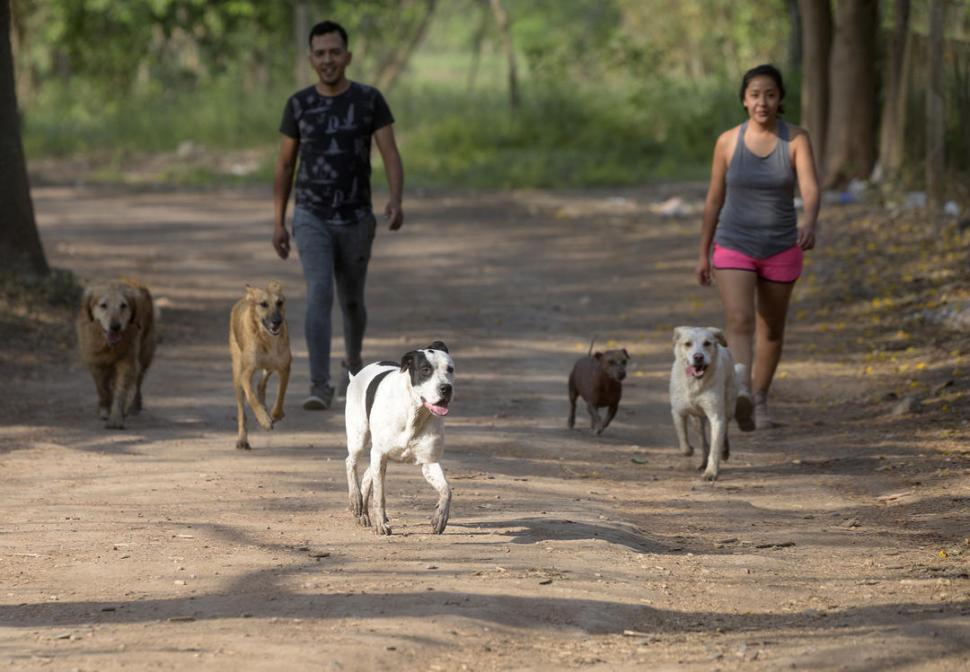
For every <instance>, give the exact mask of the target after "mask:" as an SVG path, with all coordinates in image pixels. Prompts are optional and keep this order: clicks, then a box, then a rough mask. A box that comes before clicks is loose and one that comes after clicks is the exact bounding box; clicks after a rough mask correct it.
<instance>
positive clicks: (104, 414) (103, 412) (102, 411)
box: [98, 406, 111, 420]
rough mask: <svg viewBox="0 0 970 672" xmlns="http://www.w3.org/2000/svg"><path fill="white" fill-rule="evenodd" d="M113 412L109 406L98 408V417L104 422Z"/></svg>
mask: <svg viewBox="0 0 970 672" xmlns="http://www.w3.org/2000/svg"><path fill="white" fill-rule="evenodd" d="M110 414H111V411H109V410H108V407H107V406H98V417H99V418H101V419H102V420H107V419H108V416H109V415H110Z"/></svg>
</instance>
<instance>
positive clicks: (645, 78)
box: [16, 0, 797, 187]
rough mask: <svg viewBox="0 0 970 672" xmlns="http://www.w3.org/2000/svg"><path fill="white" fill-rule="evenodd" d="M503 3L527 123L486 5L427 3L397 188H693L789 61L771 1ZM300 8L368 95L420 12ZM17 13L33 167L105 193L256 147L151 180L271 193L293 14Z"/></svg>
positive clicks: (33, 7)
mask: <svg viewBox="0 0 970 672" xmlns="http://www.w3.org/2000/svg"><path fill="white" fill-rule="evenodd" d="M503 1H504V3H505V6H506V7H507V8H508V10H509V14H510V16H511V19H512V32H513V38H514V40H515V43H516V45H517V51H518V55H519V73H520V78H521V88H522V94H523V103H522V106H521V108H520V109H519V110H516V111H514V112H513V111H510V110H509V108H508V104H507V96H506V90H505V87H506V75H507V73H506V67H507V66H506V62H505V58H504V55H503V54H502V51H501V48H500V41H499V36H498V34H497V29H496V27H495V23H494V20H493V19H492V17H491V13H490V10H489V6H488V2H486V1H483V0H447V1H445V0H439V2H437V4H436V10H435V15H434V22H433V23H432V25H431V29H430V32H429V33H428V35H427V38H426V40H425V41H424V43H423V45H422V48H421V49H420V50H419V51H418V52H417V53H416V54H414V55H413V58H412V59H411V62H410V68H409V70H408V71H407V72H406V73H405V75H404V76H403V77H402V79H401V80H400V83H399V84H398V85H396V86H395V87H394V89H392V90H391V91H388V92H387V94H388V98H389V101H390V103H391V106H392V109H393V110H394V112H395V115H396V117H397V121H398V123H397V128H396V130H397V134H398V136H399V139H400V143H401V146H402V148H403V151H404V159H405V165H406V169H407V174H408V183H409V184H411V185H415V184H418V185H427V186H437V185H442V186H445V185H463V186H490V187H495V186H504V187H507V186H582V185H601V184H618V183H630V182H637V181H643V180H647V179H650V178H654V177H665V178H683V177H698V176H703V175H705V174H706V171H707V169H708V165H709V161H710V153H711V151H712V147H713V142H714V139H715V138H716V136H717V134H718V133H719V132H720V131H722V130H724V129H725V128H728V127H729V126H731V125H733V124H735V123H737V122H738V121H739V120H740V119H741V109H740V106H739V105H738V103H737V100H736V97H735V96H736V88H737V79H738V77H739V75H740V72H741V71H743V70H744V69H746V68H747V67H750V66H751V65H754V64H756V63H759V62H764V61H769V60H775V61H777V60H778V59H779V58H780V55H781V54H783V53H784V52H785V47H786V40H787V30H788V20H789V19H788V15H787V12H786V11H785V5H784V3H783V2H781V0H777V1H775V2H761V3H755V2H731V1H729V0H683V1H680V2H674V1H673V0H652V1H651V2H639V1H637V0H503ZM305 4H306V7H307V9H308V16H307V18H308V21H309V23H310V24H313V23H315V22H316V21H318V20H321V19H323V18H328V17H333V18H336V19H337V20H338V21H340V22H341V23H342V24H343V25H344V26H345V27H346V28H347V29H348V31H349V32H350V43H351V44H350V46H351V49H352V51H353V52H354V62H353V64H352V66H351V70H350V71H349V73H350V76H351V77H352V78H354V79H358V80H359V81H365V82H373V81H374V79H373V78H374V77H375V76H376V73H377V72H379V71H380V68H381V66H382V63H385V62H387V60H388V59H389V58H392V57H395V56H396V55H399V54H400V48H401V46H402V44H404V43H406V41H407V39H408V37H407V36H408V35H409V34H411V33H409V31H411V30H412V29H413V27H414V26H415V25H417V23H418V22H420V20H421V18H422V17H423V16H424V14H425V13H426V11H427V8H428V6H429V4H428V1H427V0H366V1H354V0H326V1H324V0H307V1H306V3H305ZM16 5H17V7H19V8H20V11H19V12H18V13H17V14H18V16H19V19H18V26H19V30H20V33H22V34H23V39H22V40H21V41H20V42H19V47H18V52H19V55H20V58H19V59H18V68H19V72H20V73H21V76H22V79H23V80H24V81H29V83H30V84H31V86H29V87H26V86H25V88H26V89H27V93H28V94H29V95H27V96H22V97H21V102H22V104H23V105H24V108H25V144H26V147H27V151H28V155H29V156H31V157H38V156H71V155H76V154H82V155H86V156H88V155H95V156H99V157H101V160H100V161H98V162H97V165H98V168H97V170H96V172H91V173H88V174H87V175H86V176H85V177H86V178H88V179H92V178H93V179H101V180H105V181H114V180H119V179H120V180H126V179H128V176H126V174H125V166H126V165H128V163H129V160H130V159H131V157H132V156H136V155H141V154H146V153H153V152H170V153H172V152H174V150H176V149H177V148H179V147H180V146H184V144H185V143H186V142H187V141H191V143H192V144H193V146H197V147H202V148H204V149H205V151H207V152H209V153H210V154H215V155H218V154H220V153H224V152H233V151H236V150H240V149H245V148H254V147H256V148H260V149H261V151H263V152H264V156H265V157H266V158H265V159H264V160H263V161H262V162H261V163H260V165H259V167H258V168H257V169H256V170H255V171H253V172H249V173H248V175H235V176H234V175H231V174H230V173H227V172H225V171H224V170H222V169H221V168H219V167H218V166H217V165H215V163H213V162H209V163H203V162H197V161H184V162H175V163H172V164H171V165H167V166H166V167H165V168H164V169H162V170H161V171H159V173H158V175H157V179H158V180H161V181H164V182H167V183H172V184H198V185H209V184H215V183H219V184H225V183H227V182H229V183H233V182H238V181H246V180H253V181H255V180H260V181H263V182H268V181H269V177H270V175H271V172H272V158H273V154H274V152H275V147H276V143H277V140H278V134H277V128H278V124H279V118H280V113H281V110H282V106H283V103H284V101H285V99H286V97H287V96H288V95H289V94H290V93H292V92H293V91H294V90H295V89H296V88H298V86H299V85H305V84H309V82H305V83H304V82H299V83H297V82H295V81H294V64H295V58H297V54H298V53H300V52H301V51H302V50H303V49H304V48H305V36H303V35H299V36H295V35H294V34H293V29H294V28H293V26H294V7H295V6H296V2H295V1H294V2H261V1H259V0H126V2H112V1H109V0H43V1H41V0H18V1H17V3H16ZM479 50H480V51H479ZM476 51H477V53H476ZM786 74H787V73H786ZM794 88H796V87H792V86H789V89H790V90H793V89H794ZM790 109H793V110H797V103H795V104H790ZM790 116H791V115H790ZM375 155H376V153H375ZM378 181H380V180H379V179H378Z"/></svg>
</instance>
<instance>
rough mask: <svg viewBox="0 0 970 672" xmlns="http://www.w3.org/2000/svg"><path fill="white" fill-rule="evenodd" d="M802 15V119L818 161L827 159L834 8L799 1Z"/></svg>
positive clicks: (821, 1)
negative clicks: (826, 143) (826, 142)
mask: <svg viewBox="0 0 970 672" xmlns="http://www.w3.org/2000/svg"><path fill="white" fill-rule="evenodd" d="M798 6H799V8H800V10H801V15H802V117H801V125H802V126H803V127H804V128H805V129H806V130H807V131H808V133H809V135H810V136H811V137H812V145H813V146H814V148H815V161H816V162H818V164H819V165H820V166H821V165H822V164H823V161H824V158H825V129H826V123H827V122H828V115H829V51H830V49H831V47H832V9H831V7H830V6H829V0H798Z"/></svg>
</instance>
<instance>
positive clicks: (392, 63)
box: [377, 0, 436, 93]
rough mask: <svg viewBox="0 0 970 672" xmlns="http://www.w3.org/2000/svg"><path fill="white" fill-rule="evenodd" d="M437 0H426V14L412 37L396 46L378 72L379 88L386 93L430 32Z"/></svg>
mask: <svg viewBox="0 0 970 672" xmlns="http://www.w3.org/2000/svg"><path fill="white" fill-rule="evenodd" d="M435 1H436V0H425V8H424V14H423V15H422V16H421V19H420V21H418V25H417V26H416V27H415V29H414V32H413V33H412V34H411V39H409V40H407V41H406V42H404V43H402V44H401V45H400V46H399V47H398V48H396V49H395V50H394V51H393V52H392V53H391V55H390V56H389V57H388V60H387V61H386V62H385V63H384V65H383V66H382V67H381V69H380V72H378V73H377V88H378V89H380V90H381V91H383V92H384V93H387V92H388V91H390V90H391V88H392V87H393V86H394V83H395V82H397V78H398V77H400V76H401V73H402V72H404V68H405V67H406V66H407V64H408V61H409V60H411V54H413V53H414V50H415V49H417V48H418V45H419V44H421V40H423V39H424V35H425V33H427V32H428V26H429V25H431V17H432V16H433V15H434V9H435Z"/></svg>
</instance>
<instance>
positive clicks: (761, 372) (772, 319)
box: [752, 280, 795, 429]
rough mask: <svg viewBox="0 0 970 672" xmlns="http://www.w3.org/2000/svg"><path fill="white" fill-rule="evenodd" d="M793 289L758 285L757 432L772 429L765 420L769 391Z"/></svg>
mask: <svg viewBox="0 0 970 672" xmlns="http://www.w3.org/2000/svg"><path fill="white" fill-rule="evenodd" d="M794 287H795V284H794V283H779V282H769V281H767V280H759V281H758V287H757V295H758V310H757V321H756V327H755V333H756V344H755V362H754V370H753V372H752V379H753V382H754V386H753V387H754V395H755V396H754V401H755V424H756V425H757V427H758V429H765V428H767V427H772V426H773V425H774V423H773V422H772V421H771V419H770V418H769V417H768V408H767V399H768V388H769V387H771V381H772V380H773V379H774V377H775V370H776V369H777V368H778V361H779V360H780V359H781V351H782V345H783V343H784V339H785V318H786V317H787V316H788V304H789V301H790V300H791V294H792V290H793V289H794Z"/></svg>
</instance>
